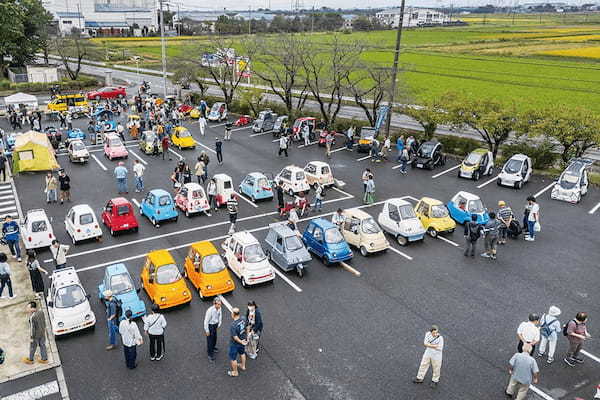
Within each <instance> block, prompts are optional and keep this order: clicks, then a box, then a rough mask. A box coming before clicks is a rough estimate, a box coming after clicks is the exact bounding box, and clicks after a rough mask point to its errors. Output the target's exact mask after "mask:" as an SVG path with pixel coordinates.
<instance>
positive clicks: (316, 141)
mask: <svg viewBox="0 0 600 400" xmlns="http://www.w3.org/2000/svg"><path fill="white" fill-rule="evenodd" d="M317 143H319V141H318V140H315V141H314V142H308V146H312V145H313V144H317ZM303 147H307V146H306V145H305V144H301V145H300V146H298V148H299V149H301V148H303Z"/></svg>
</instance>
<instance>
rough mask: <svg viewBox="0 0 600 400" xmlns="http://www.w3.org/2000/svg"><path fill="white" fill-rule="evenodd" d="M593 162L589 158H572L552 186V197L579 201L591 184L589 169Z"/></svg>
mask: <svg viewBox="0 0 600 400" xmlns="http://www.w3.org/2000/svg"><path fill="white" fill-rule="evenodd" d="M592 164H593V161H592V160H590V159H588V158H574V159H572V160H571V162H570V163H569V165H568V166H567V168H566V169H565V170H564V171H563V172H562V173H561V174H560V177H559V178H558V180H557V181H556V184H555V185H554V187H553V188H552V192H551V194H550V198H552V199H554V200H562V201H568V202H569V203H579V202H580V201H581V197H583V196H585V195H586V194H587V192H588V188H589V185H590V181H589V177H588V169H589V168H590V167H591V166H592Z"/></svg>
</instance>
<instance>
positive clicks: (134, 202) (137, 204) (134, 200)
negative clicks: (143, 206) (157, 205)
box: [131, 199, 140, 208]
mask: <svg viewBox="0 0 600 400" xmlns="http://www.w3.org/2000/svg"><path fill="white" fill-rule="evenodd" d="M131 202H132V203H133V204H135V206H136V207H137V208H140V203H139V202H138V201H137V200H136V199H131Z"/></svg>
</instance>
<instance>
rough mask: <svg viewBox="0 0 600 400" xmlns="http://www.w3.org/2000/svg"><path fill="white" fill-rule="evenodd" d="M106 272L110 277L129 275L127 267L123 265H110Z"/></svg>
mask: <svg viewBox="0 0 600 400" xmlns="http://www.w3.org/2000/svg"><path fill="white" fill-rule="evenodd" d="M106 271H107V272H108V274H109V275H116V274H122V273H123V272H127V273H129V271H128V270H127V267H126V266H125V264H123V263H118V264H112V265H109V266H108V267H106Z"/></svg>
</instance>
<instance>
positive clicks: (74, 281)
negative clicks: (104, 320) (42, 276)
mask: <svg viewBox="0 0 600 400" xmlns="http://www.w3.org/2000/svg"><path fill="white" fill-rule="evenodd" d="M50 280H51V284H50V290H49V291H48V296H47V297H46V303H47V304H48V313H49V314H50V324H51V325H52V333H54V335H55V336H59V335H65V334H67V333H71V332H75V331H79V330H82V329H87V328H93V327H94V325H95V324H96V316H95V315H94V312H93V311H92V308H91V307H90V303H89V301H88V300H89V298H90V295H88V294H86V293H85V290H84V289H83V286H82V285H81V282H80V281H79V276H77V272H76V271H75V268H73V267H68V268H62V269H59V270H56V271H54V272H53V273H52V275H51V276H50Z"/></svg>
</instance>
